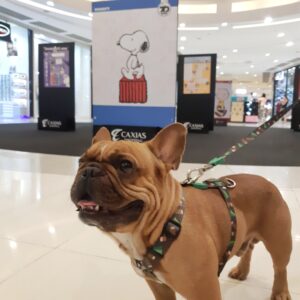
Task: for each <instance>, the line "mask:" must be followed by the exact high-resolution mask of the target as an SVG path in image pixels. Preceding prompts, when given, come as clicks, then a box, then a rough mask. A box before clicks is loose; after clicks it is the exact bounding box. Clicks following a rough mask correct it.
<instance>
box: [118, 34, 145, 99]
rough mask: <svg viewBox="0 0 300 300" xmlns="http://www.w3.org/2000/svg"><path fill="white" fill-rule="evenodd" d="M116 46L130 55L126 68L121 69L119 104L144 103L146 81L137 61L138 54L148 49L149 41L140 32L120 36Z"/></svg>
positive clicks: (142, 69)
mask: <svg viewBox="0 0 300 300" xmlns="http://www.w3.org/2000/svg"><path fill="white" fill-rule="evenodd" d="M118 45H119V46H120V47H121V48H122V49H124V50H126V51H128V52H129V53H130V56H129V58H128V59H127V62H126V67H124V68H122V69H121V73H122V75H123V77H122V79H121V80H120V96H119V101H120V103H146V102H147V99H148V96H147V80H146V77H145V67H144V65H143V64H142V63H141V62H140V61H139V58H138V53H145V52H147V51H148V50H149V48H150V43H149V39H148V37H147V35H146V33H145V32H144V31H142V30H137V31H135V32H133V33H132V34H124V35H122V36H121V38H120V40H119V42H118Z"/></svg>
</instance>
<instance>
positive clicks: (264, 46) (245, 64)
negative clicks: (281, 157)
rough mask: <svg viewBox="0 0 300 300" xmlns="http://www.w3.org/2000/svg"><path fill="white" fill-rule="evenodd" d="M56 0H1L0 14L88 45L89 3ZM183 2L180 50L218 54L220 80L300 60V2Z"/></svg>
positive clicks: (254, 75) (252, 76) (258, 75)
mask: <svg viewBox="0 0 300 300" xmlns="http://www.w3.org/2000/svg"><path fill="white" fill-rule="evenodd" d="M53 1H54V7H52V6H48V5H47V0H2V1H1V4H0V18H2V19H7V20H8V21H14V22H17V23H22V24H26V26H27V27H30V28H34V29H36V30H38V31H40V32H41V33H47V34H52V35H53V37H55V36H60V37H62V36H63V39H65V40H67V41H68V40H75V41H79V42H82V43H87V44H89V43H90V42H91V40H92V30H91V24H92V22H91V20H92V17H91V16H89V13H90V8H91V1H88V0H76V1H74V0H53ZM179 3H180V6H179V35H178V51H179V52H180V53H183V54H199V53H217V54H218V78H219V79H224V80H227V79H233V80H237V81H241V80H242V81H249V82H252V81H253V80H259V81H260V80H261V79H262V77H263V76H262V74H263V73H264V72H274V71H275V70H278V69H280V68H285V67H287V66H289V65H295V64H297V63H300V34H299V27H300V0H276V1H275V0H203V1H197V0H190V1H188V0H180V1H179ZM32 4H33V5H34V6H32ZM50 4H51V3H50ZM39 5H42V6H41V7H37V6H39ZM53 9H54V10H55V9H58V10H62V11H64V12H68V13H72V14H75V15H72V16H66V15H61V14H58V13H57V11H52V12H51V11H50V10H53ZM19 14H21V15H19ZM22 16H23V17H22ZM24 17H25V18H24ZM26 18H27V19H26ZM47 25H48V26H47ZM49 25H50V26H51V27H49ZM183 26H184V27H183ZM264 79H265V81H266V82H267V81H268V80H270V79H271V76H267V74H265V76H264Z"/></svg>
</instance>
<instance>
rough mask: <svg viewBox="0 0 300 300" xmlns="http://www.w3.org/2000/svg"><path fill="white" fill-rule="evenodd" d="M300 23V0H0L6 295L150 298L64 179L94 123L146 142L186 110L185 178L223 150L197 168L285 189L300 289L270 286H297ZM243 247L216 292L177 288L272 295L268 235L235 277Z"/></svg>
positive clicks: (0, 278)
mask: <svg viewBox="0 0 300 300" xmlns="http://www.w3.org/2000/svg"><path fill="white" fill-rule="evenodd" d="M178 2H179V3H178ZM299 24H300V0H276V1H275V0H274V1H270V0H179V1H178V0H126V1H124V0H123V1H122V0H95V1H93V0H77V1H71V0H53V1H47V0H1V2H0V137H1V138H0V174H1V177H0V193H1V194H2V197H1V199H0V203H1V209H0V264H1V266H2V268H1V269H0V299H5V300H33V299H43V300H48V299H49V300H50V299H51V300H52V299H62V300H82V299H95V300H96V299H103V300H120V299H122V300H129V299H130V300H141V299H142V300H151V299H154V297H153V294H152V293H151V290H150V289H149V287H148V286H147V284H146V283H145V281H144V280H143V279H142V278H141V277H140V276H138V275H137V274H136V273H135V271H134V270H133V268H132V267H131V264H130V259H129V257H128V255H126V254H125V253H124V252H123V251H122V250H121V249H120V248H119V247H118V245H117V244H116V242H115V240H113V239H111V237H110V236H108V235H107V234H104V233H103V232H102V231H99V230H98V229H96V228H95V227H91V226H86V224H84V223H82V222H81V221H80V220H79V218H78V213H77V212H76V207H75V206H74V203H72V201H71V197H70V190H71V186H72V184H73V182H74V178H75V175H76V172H77V169H78V160H79V158H80V157H81V155H82V154H83V153H85V151H86V149H87V148H88V147H90V145H91V143H92V139H93V136H94V134H95V133H96V132H97V131H98V129H99V128H100V127H102V126H105V127H107V128H108V129H109V131H110V135H111V136H112V138H113V139H114V140H119V139H129V140H133V141H138V142H147V141H148V140H150V139H152V138H153V137H154V136H155V135H156V134H157V133H158V132H159V130H160V129H161V128H163V127H165V126H167V125H169V124H171V123H174V122H180V123H183V124H184V125H185V127H186V128H187V130H188V134H187V141H186V147H185V153H184V154H183V157H182V163H181V164H180V167H179V169H178V170H175V171H172V174H173V176H174V177H175V178H176V179H177V180H178V181H179V182H182V181H183V180H184V179H185V178H186V177H187V173H188V171H189V170H194V169H197V170H198V169H199V168H201V167H203V166H205V165H206V164H207V163H208V162H211V160H212V159H213V158H216V157H220V156H225V157H226V160H225V161H223V163H222V164H221V165H216V166H215V167H214V168H212V169H210V170H208V171H207V172H205V174H204V175H202V176H201V177H200V178H199V180H200V181H204V180H206V179H209V178H219V177H222V176H230V174H240V173H249V174H255V175H260V176H263V177H264V178H266V179H267V180H268V181H270V182H272V183H273V184H275V186H276V187H277V188H278V189H279V191H280V193H281V195H282V196H283V198H284V199H285V201H286V203H287V205H288V207H289V209H290V213H291V217H292V229H291V231H292V240H293V251H292V254H291V258H290V262H289V264H288V267H287V280H288V286H289V293H290V296H288V295H287V294H285V295H281V296H280V295H279V296H278V298H277V297H276V298H272V300H290V299H293V300H295V299H296V300H297V299H298V300H300V268H299V265H300V258H299V256H298V255H297V254H298V253H300V221H299V217H298V216H299V213H300V181H299V178H300V159H299V156H298V152H299V150H300V137H299V134H300V133H299V131H300V104H299V103H298V101H299V100H300V34H299ZM131 43H132V44H131ZM133 43H138V46H136V45H133ZM132 45H133V46H132ZM130 47H132V48H130ZM271 125H272V126H271ZM269 127H271V128H269ZM224 153H225V154H224ZM227 156H228V157H227ZM235 188H236V189H238V188H239V187H238V185H237V187H235ZM251 189H256V186H253V187H252V186H251ZM275 215H277V214H276V213H275V212H274V217H275ZM183 225H184V223H183ZM237 230H239V227H238V229H237ZM276 234H277V233H276ZM196 238H197V237H196V236H195V239H196ZM126 239H127V237H126ZM132 243H133V242H132ZM175 243H176V241H175ZM246 246H247V245H246ZM249 247H250V246H249ZM171 249H172V248H171ZM224 251H225V250H224ZM194 253H195V254H194V255H195V256H197V255H198V254H197V253H198V252H197V249H195V252H194ZM200 253H201V252H200ZM167 257H168V254H166V258H167ZM238 261H239V258H238V257H237V256H235V257H233V258H232V259H230V260H229V261H228V263H227V264H226V266H225V268H224V270H223V271H222V273H221V275H220V277H219V283H220V290H221V295H222V296H221V298H216V297H215V298H209V297H205V296H204V298H203V295H202V294H201V295H200V294H199V296H197V297H196V298H192V297H191V299H190V298H189V297H188V298H187V297H184V295H182V293H180V292H179V291H178V290H176V288H174V289H175V290H176V291H177V292H178V293H177V299H180V300H181V299H182V300H183V299H186V298H187V299H188V300H196V299H197V300H198V299H199V300H200V299H205V300H219V299H224V300H229V299H230V300H233V299H234V300H240V299H243V300H251V299H257V300H259V299H262V300H263V299H264V300H266V299H271V298H270V297H271V294H272V285H273V278H274V274H273V263H274V262H272V259H271V256H270V254H269V253H268V251H267V250H266V247H265V246H264V243H263V242H259V243H258V244H257V245H256V246H255V250H254V251H253V257H252V262H251V270H250V273H249V275H248V278H247V280H245V281H236V280H234V279H232V278H229V277H228V273H229V272H230V270H231V269H232V268H233V267H234V266H235V265H236V264H237V263H238ZM164 272H165V271H164ZM166 272H167V271H166ZM196 272H198V271H197V270H195V274H196ZM199 272H205V270H204V271H203V270H201V271H199ZM161 274H164V273H161ZM195 274H194V273H190V272H189V274H185V276H186V278H185V279H184V280H183V282H185V281H186V282H188V281H189V280H190V278H192V277H194V276H195ZM161 276H162V280H164V278H163V277H164V276H163V275H161ZM199 278H200V277H199ZM164 299H166V300H169V299H172V300H173V298H164V297H163V298H157V300H164Z"/></svg>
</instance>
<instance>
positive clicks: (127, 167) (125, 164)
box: [120, 160, 133, 173]
mask: <svg viewBox="0 0 300 300" xmlns="http://www.w3.org/2000/svg"><path fill="white" fill-rule="evenodd" d="M132 169H133V164H132V162H130V161H129V160H122V161H121V162H120V170H121V171H122V172H124V173H128V172H130V171H131V170H132Z"/></svg>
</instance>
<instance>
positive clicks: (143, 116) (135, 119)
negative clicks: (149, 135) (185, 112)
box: [93, 105, 175, 127]
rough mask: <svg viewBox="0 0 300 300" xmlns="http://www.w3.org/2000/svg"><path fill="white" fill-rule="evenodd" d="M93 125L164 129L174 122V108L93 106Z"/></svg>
mask: <svg viewBox="0 0 300 300" xmlns="http://www.w3.org/2000/svg"><path fill="white" fill-rule="evenodd" d="M93 117H94V125H103V124H106V125H128V126H149V127H165V126H167V125H168V124H171V123H174V122H175V107H134V106H106V105H93Z"/></svg>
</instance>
